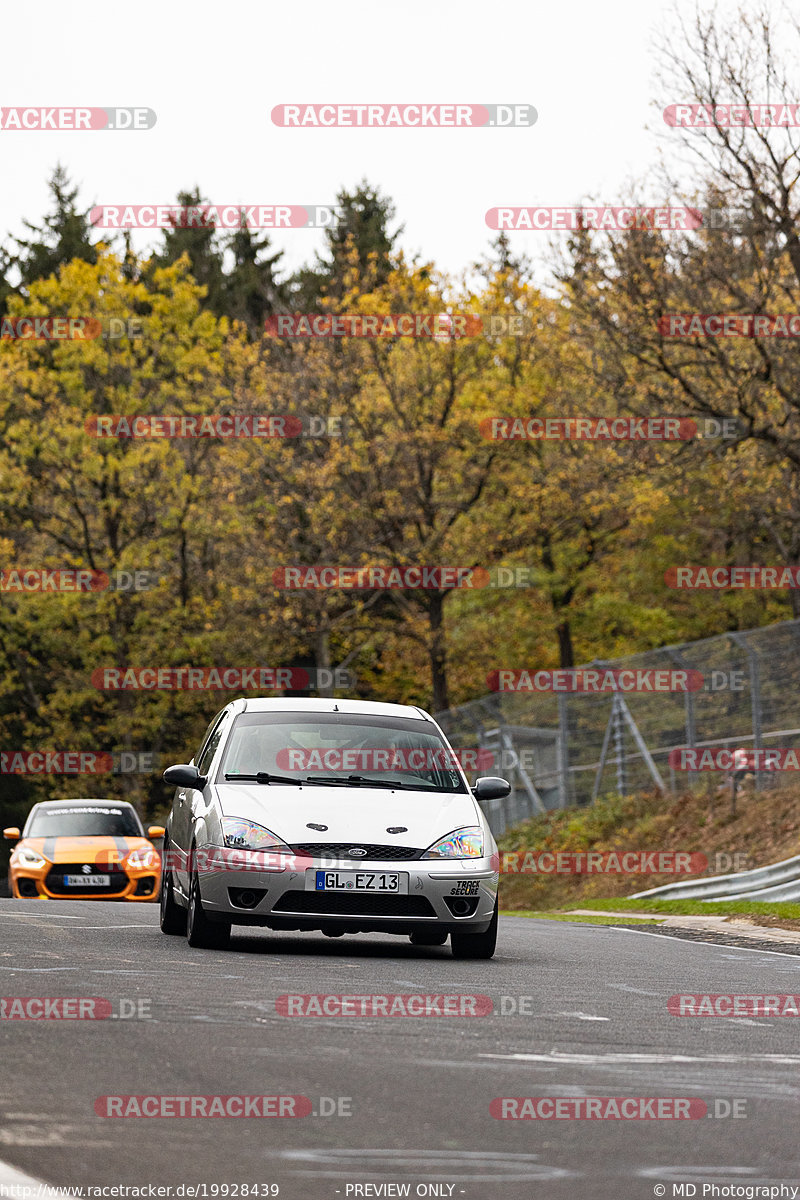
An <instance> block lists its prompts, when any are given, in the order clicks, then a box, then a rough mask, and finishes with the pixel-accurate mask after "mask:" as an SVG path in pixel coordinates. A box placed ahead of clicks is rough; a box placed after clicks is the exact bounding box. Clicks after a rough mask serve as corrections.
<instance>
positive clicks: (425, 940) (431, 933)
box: [409, 929, 447, 946]
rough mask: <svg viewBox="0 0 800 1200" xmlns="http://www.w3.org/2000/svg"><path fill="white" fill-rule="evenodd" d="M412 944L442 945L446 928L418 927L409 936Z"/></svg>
mask: <svg viewBox="0 0 800 1200" xmlns="http://www.w3.org/2000/svg"><path fill="white" fill-rule="evenodd" d="M409 941H410V942H411V945H412V946H443V945H444V944H445V942H446V941H447V930H446V929H445V930H439V929H430V930H426V929H420V930H419V931H418V932H417V933H412V934H411V935H410V937H409Z"/></svg>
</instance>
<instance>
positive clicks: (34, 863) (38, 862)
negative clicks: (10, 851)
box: [17, 846, 47, 871]
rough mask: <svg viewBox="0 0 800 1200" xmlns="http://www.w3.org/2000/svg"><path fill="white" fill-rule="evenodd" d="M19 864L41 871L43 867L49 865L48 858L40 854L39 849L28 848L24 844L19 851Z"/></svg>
mask: <svg viewBox="0 0 800 1200" xmlns="http://www.w3.org/2000/svg"><path fill="white" fill-rule="evenodd" d="M17 864H18V865H19V866H20V867H27V868H28V869H29V870H32V871H40V870H41V869H42V867H46V866H47V859H46V858H44V857H43V856H42V855H41V854H39V852H38V850H28V849H27V848H26V847H24V846H23V848H22V849H21V850H18V851H17Z"/></svg>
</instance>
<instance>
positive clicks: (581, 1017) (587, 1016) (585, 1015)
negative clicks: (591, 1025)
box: [556, 1012, 611, 1021]
mask: <svg viewBox="0 0 800 1200" xmlns="http://www.w3.org/2000/svg"><path fill="white" fill-rule="evenodd" d="M556 1016H557V1017H577V1018H578V1020H579V1021H610V1020H611V1017H593V1016H592V1014H591V1013H585V1012H560V1013H556Z"/></svg>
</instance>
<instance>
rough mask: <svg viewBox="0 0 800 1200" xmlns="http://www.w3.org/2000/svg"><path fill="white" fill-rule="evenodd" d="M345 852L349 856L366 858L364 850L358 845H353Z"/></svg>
mask: <svg viewBox="0 0 800 1200" xmlns="http://www.w3.org/2000/svg"><path fill="white" fill-rule="evenodd" d="M347 853H348V854H349V855H350V857H351V858H366V856H367V852H366V850H362V849H361V847H360V846H354V847H353V848H352V849H350V850H348V851H347Z"/></svg>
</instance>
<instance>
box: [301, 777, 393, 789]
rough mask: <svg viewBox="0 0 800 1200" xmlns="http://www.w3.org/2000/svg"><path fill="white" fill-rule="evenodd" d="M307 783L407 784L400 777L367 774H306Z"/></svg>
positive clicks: (345, 785)
mask: <svg viewBox="0 0 800 1200" xmlns="http://www.w3.org/2000/svg"><path fill="white" fill-rule="evenodd" d="M306 783H339V784H341V785H342V786H343V787H349V786H350V784H357V785H360V784H362V783H368V784H369V785H370V787H388V788H402V787H405V786H406V785H405V784H404V783H403V782H402V781H401V780H399V779H370V778H368V776H366V775H345V776H344V777H342V776H341V775H306Z"/></svg>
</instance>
